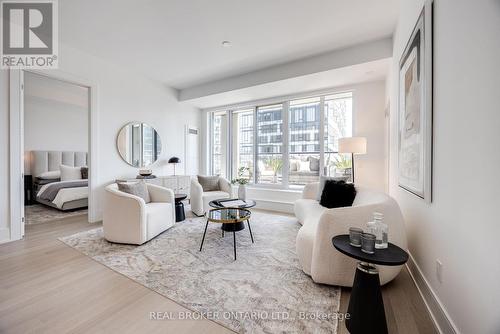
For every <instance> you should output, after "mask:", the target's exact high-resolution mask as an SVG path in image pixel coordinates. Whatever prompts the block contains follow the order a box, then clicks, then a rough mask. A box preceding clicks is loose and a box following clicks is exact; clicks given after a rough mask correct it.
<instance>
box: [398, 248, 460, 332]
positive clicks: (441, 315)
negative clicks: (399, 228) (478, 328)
mask: <svg viewBox="0 0 500 334" xmlns="http://www.w3.org/2000/svg"><path fill="white" fill-rule="evenodd" d="M406 267H407V268H408V272H409V273H410V276H411V278H412V279H413V282H414V283H415V285H416V287H417V290H418V292H419V293H420V295H421V296H422V299H423V300H424V303H425V306H426V307H427V310H428V311H429V313H430V314H431V318H432V320H433V321H434V325H435V326H436V329H437V330H438V331H439V333H441V334H460V332H459V331H458V329H457V327H456V326H455V324H454V323H453V321H452V320H451V318H450V316H449V314H448V312H446V310H445V309H444V307H443V304H442V303H441V301H440V300H439V298H438V297H437V295H436V293H435V292H434V290H432V288H431V286H430V285H429V282H428V281H427V279H426V278H425V276H424V275H423V273H422V271H421V270H420V267H419V266H418V264H417V263H416V262H415V259H414V258H413V256H412V255H411V254H410V257H409V259H408V262H407V263H406Z"/></svg>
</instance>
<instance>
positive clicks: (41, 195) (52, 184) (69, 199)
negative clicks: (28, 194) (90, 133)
mask: <svg viewBox="0 0 500 334" xmlns="http://www.w3.org/2000/svg"><path fill="white" fill-rule="evenodd" d="M29 157H30V158H29V160H30V164H29V166H30V167H29V168H30V173H31V175H32V177H33V191H34V193H35V200H36V202H38V203H41V204H44V205H47V206H50V207H53V208H56V209H59V210H61V211H68V210H75V209H81V208H85V207H87V206H88V192H89V190H88V179H76V178H75V179H71V180H64V181H61V179H60V177H58V176H57V174H58V172H59V171H60V166H61V165H64V166H70V167H80V168H81V167H86V166H87V159H88V154H87V152H76V151H30V152H29ZM75 170H76V168H75Z"/></svg>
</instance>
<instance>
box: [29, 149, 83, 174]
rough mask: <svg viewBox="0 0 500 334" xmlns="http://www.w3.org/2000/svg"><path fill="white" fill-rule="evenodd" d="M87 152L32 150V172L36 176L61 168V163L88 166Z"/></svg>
mask: <svg viewBox="0 0 500 334" xmlns="http://www.w3.org/2000/svg"><path fill="white" fill-rule="evenodd" d="M87 161H88V156H87V152H73V151H31V152H30V174H31V175H33V177H36V176H38V175H40V174H41V173H44V172H50V171H56V170H59V165H67V166H74V167H82V166H87Z"/></svg>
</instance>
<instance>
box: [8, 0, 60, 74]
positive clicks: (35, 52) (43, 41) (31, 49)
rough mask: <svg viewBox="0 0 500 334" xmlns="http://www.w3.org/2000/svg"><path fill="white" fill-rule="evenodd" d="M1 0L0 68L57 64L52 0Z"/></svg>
mask: <svg viewBox="0 0 500 334" xmlns="http://www.w3.org/2000/svg"><path fill="white" fill-rule="evenodd" d="M1 4H2V7H1V8H2V15H1V17H2V25H1V26H2V34H1V37H2V41H1V44H2V52H1V57H2V62H1V68H57V63H58V62H57V51H58V36H57V32H58V31H57V28H58V27H57V2H56V0H43V1H38V0H31V1H28V0H26V1H19V0H18V1H8V0H5V1H2V2H1Z"/></svg>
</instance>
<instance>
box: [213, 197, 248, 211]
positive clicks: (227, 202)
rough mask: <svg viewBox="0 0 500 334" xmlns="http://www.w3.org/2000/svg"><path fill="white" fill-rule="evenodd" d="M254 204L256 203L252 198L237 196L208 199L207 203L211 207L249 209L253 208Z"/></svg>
mask: <svg viewBox="0 0 500 334" xmlns="http://www.w3.org/2000/svg"><path fill="white" fill-rule="evenodd" d="M233 203H234V206H233V205H231V204H233ZM238 204H239V205H238ZM255 204H256V203H255V201H254V200H253V199H246V200H239V199H237V198H231V199H229V198H223V199H216V200H214V201H210V202H209V203H208V205H210V206H211V207H212V208H218V209H219V208H228V207H234V208H240V209H249V208H253V207H254V206H255Z"/></svg>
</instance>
